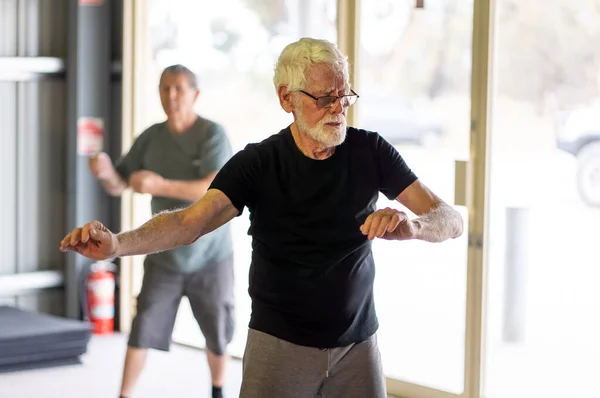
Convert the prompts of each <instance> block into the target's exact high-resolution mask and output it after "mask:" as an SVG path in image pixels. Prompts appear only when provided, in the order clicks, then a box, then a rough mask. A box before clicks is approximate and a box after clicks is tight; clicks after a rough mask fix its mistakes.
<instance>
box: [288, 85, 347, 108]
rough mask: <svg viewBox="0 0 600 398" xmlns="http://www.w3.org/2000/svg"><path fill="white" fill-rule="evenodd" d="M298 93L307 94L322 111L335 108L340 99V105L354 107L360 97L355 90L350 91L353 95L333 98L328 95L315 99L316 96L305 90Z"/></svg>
mask: <svg viewBox="0 0 600 398" xmlns="http://www.w3.org/2000/svg"><path fill="white" fill-rule="evenodd" d="M298 91H300V92H301V93H302V94H306V95H308V96H309V97H310V98H312V99H314V100H315V102H316V103H317V108H321V109H322V108H331V107H332V106H333V104H335V101H337V100H338V99H339V100H340V103H341V104H342V106H345V107H348V106H351V105H354V104H355V103H356V100H357V99H358V97H359V95H358V94H356V93H355V92H354V90H350V92H351V93H352V94H347V95H340V96H339V97H336V96H332V95H327V96H324V97H315V96H314V95H312V94H309V93H307V92H306V91H304V90H298Z"/></svg>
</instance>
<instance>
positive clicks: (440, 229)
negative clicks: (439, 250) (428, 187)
mask: <svg viewBox="0 0 600 398" xmlns="http://www.w3.org/2000/svg"><path fill="white" fill-rule="evenodd" d="M413 222H414V223H415V224H416V225H417V235H416V237H415V239H419V240H424V241H427V242H443V241H445V240H446V239H450V238H457V237H459V236H460V235H461V234H462V232H463V219H462V216H461V215H460V213H459V212H458V211H456V210H455V209H453V208H452V207H451V206H449V205H447V204H445V203H441V204H439V205H438V206H437V207H435V208H434V209H433V210H432V211H430V212H429V213H427V214H424V215H422V216H421V217H418V218H417V219H415V220H413Z"/></svg>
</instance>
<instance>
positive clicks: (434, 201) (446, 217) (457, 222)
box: [396, 180, 463, 242]
mask: <svg viewBox="0 0 600 398" xmlns="http://www.w3.org/2000/svg"><path fill="white" fill-rule="evenodd" d="M396 200H397V201H398V202H400V203H402V204H403V205H404V206H406V207H407V208H408V209H409V210H410V211H412V212H413V213H415V214H416V215H417V216H419V217H418V218H416V219H415V220H413V222H414V223H415V225H416V227H417V235H416V237H415V239H419V240H424V241H427V242H443V241H445V240H446V239H451V238H457V237H459V236H460V235H461V234H462V232H463V219H462V216H461V215H460V213H459V212H458V211H456V210H455V209H454V208H452V206H450V205H448V204H447V203H445V202H444V201H443V200H442V199H440V198H439V197H438V196H437V195H436V194H434V193H433V192H432V191H431V190H430V189H429V188H427V187H426V186H425V184H423V183H422V182H421V181H420V180H416V181H415V182H413V183H412V184H411V185H409V186H408V187H407V188H406V189H405V190H404V191H402V192H401V193H400V195H398V196H397V197H396Z"/></svg>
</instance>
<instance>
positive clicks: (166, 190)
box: [153, 178, 212, 202]
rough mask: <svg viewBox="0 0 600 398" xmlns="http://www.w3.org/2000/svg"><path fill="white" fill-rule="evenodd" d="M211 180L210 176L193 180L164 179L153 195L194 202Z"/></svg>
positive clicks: (206, 188)
mask: <svg viewBox="0 0 600 398" xmlns="http://www.w3.org/2000/svg"><path fill="white" fill-rule="evenodd" d="M211 182H212V178H204V179H202V180H193V181H181V180H167V179H165V180H163V182H162V183H161V184H160V186H159V187H158V188H157V190H156V192H155V193H153V195H154V196H163V197H168V198H175V199H181V200H185V201H188V202H195V201H197V200H199V199H200V198H202V197H203V196H204V195H205V194H206V191H207V190H208V187H209V186H210V183H211Z"/></svg>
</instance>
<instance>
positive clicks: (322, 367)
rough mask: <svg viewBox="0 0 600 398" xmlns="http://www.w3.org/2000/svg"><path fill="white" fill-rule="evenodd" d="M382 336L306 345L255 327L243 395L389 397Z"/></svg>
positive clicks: (248, 349)
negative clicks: (325, 346) (330, 344)
mask: <svg viewBox="0 0 600 398" xmlns="http://www.w3.org/2000/svg"><path fill="white" fill-rule="evenodd" d="M386 396H387V395H386V390H385V377H384V375H383V371H382V367H381V356H380V354H379V348H378V347H377V336H376V335H373V336H371V337H369V338H368V339H367V340H365V341H362V342H360V343H356V344H351V345H349V346H346V347H339V348H329V349H320V348H312V347H304V346H299V345H296V344H292V343H289V342H287V341H284V340H281V339H278V338H276V337H274V336H271V335H269V334H266V333H263V332H259V331H257V330H253V329H250V330H249V331H248V341H247V343H246V352H245V353H244V363H243V377H242V389H241V392H240V397H241V398H257V397H260V398H315V397H322V398H386Z"/></svg>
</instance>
